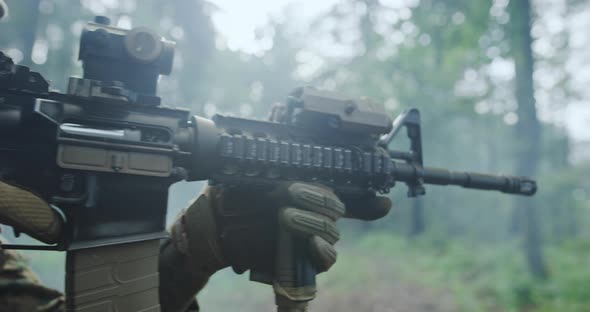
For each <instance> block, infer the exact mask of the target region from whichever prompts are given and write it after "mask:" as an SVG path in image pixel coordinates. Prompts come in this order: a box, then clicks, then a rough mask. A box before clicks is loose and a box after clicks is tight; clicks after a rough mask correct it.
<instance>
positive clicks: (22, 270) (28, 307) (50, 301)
mask: <svg viewBox="0 0 590 312" xmlns="http://www.w3.org/2000/svg"><path fill="white" fill-rule="evenodd" d="M0 311H12V312H29V311H37V312H63V311H65V303H64V297H63V294H62V293H60V292H59V291H57V290H54V289H50V288H47V287H45V286H43V285H41V283H40V281H39V278H38V277H37V275H36V274H35V273H33V271H32V270H31V268H30V267H29V266H28V263H27V261H26V259H25V258H24V257H23V256H22V255H21V254H19V253H18V252H16V251H14V250H2V249H1V248H0Z"/></svg>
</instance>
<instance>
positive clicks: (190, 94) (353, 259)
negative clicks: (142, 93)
mask: <svg viewBox="0 0 590 312" xmlns="http://www.w3.org/2000/svg"><path fill="white" fill-rule="evenodd" d="M6 2H7V4H8V6H9V8H10V16H9V18H7V19H5V20H4V21H3V22H2V23H0V49H1V50H2V51H4V52H5V53H7V54H8V55H9V56H11V57H12V58H13V59H14V60H15V61H16V62H18V63H20V64H23V65H27V66H30V67H31V68H32V69H33V70H35V71H40V72H41V73H43V75H44V76H45V77H46V78H48V79H50V80H51V85H52V87H53V88H55V89H60V90H64V89H65V86H66V83H67V77H68V76H70V75H81V67H80V64H79V63H78V62H77V61H76V59H77V49H78V40H79V36H80V33H81V30H82V28H83V26H84V24H85V23H86V22H87V21H89V20H92V18H93V16H94V15H106V16H108V17H110V18H111V19H112V21H113V23H114V24H115V25H117V26H120V27H125V28H132V27H136V26H148V27H150V28H153V29H155V30H157V31H158V32H159V33H160V34H161V35H163V36H165V37H166V38H168V39H170V40H174V41H176V42H177V51H176V56H175V63H174V69H173V73H172V75H171V76H170V77H162V78H161V80H160V85H159V94H160V96H161V97H162V98H163V102H164V103H166V104H168V105H172V106H183V107H188V108H190V109H192V111H193V113H194V114H198V115H201V116H205V117H211V116H212V115H214V114H216V113H225V114H233V115H238V116H243V117H252V118H265V116H266V115H267V113H268V108H269V106H270V105H271V104H272V103H274V102H277V101H281V100H283V99H284V98H285V96H286V94H287V93H288V92H289V91H290V90H291V89H293V88H295V87H297V86H300V85H308V84H311V85H315V86H317V87H320V88H323V89H328V90H334V91H338V92H342V93H344V94H346V95H350V96H369V97H371V98H374V99H376V100H378V101H381V102H383V103H384V104H385V107H386V109H387V111H388V113H389V114H391V116H392V117H393V116H395V115H396V114H398V113H400V112H401V111H402V110H404V109H406V108H409V107H418V108H420V109H421V110H422V118H423V130H422V131H423V134H422V135H423V144H424V153H425V157H424V162H425V164H426V165H428V166H441V167H447V168H451V169H458V170H472V171H484V172H493V173H516V174H522V175H530V176H534V177H536V178H537V179H538V183H539V185H540V189H539V192H538V194H537V196H535V197H534V198H521V197H513V196H505V195H502V194H496V193H491V192H478V191H468V190H462V189H458V188H451V187H449V188H443V187H435V186H431V187H428V188H427V196H426V197H424V198H423V199H419V200H415V199H408V198H406V196H405V192H406V190H405V186H403V185H399V187H398V188H397V189H395V190H394V191H393V192H392V194H391V197H392V198H393V200H394V203H395V209H394V211H392V213H390V214H389V215H388V216H387V217H386V218H385V219H383V220H379V221H377V222H372V223H363V222H359V221H347V220H345V221H343V222H341V224H340V225H341V228H342V232H343V236H344V237H343V239H342V240H341V242H339V244H338V248H339V260H338V263H337V264H336V265H335V267H334V268H333V269H332V270H331V271H330V272H329V273H326V274H323V275H321V276H320V277H319V283H320V286H319V294H318V298H317V299H316V300H315V301H314V302H313V303H312V311H590V266H588V260H589V259H590V227H588V226H587V225H588V224H590V127H589V126H588V125H589V124H590V104H589V103H590V88H588V86H589V85H590V49H588V48H587V47H588V46H590V36H589V35H588V29H590V18H588V16H590V15H589V14H590V1H588V0H512V1H509V0H444V1H443V0H323V1H318V0H315V1H314V0H299V1H297V0H295V1H291V0H249V1H240V0H209V1H204V0H190V1H189V0H179V1H156V0H153V1H148V0H142V1H138V0H121V1H117V0H81V1H78V0H76V1H73V0H7V1H6ZM401 143H404V144H405V142H400V144H401ZM400 147H402V148H405V146H404V145H400ZM201 188H202V183H190V184H188V183H179V184H177V185H174V186H173V187H172V190H171V196H170V205H169V207H170V213H169V222H170V221H171V220H172V218H173V216H174V215H176V214H177V213H178V211H179V210H180V209H181V208H183V207H184V206H186V205H187V203H188V201H189V200H190V199H191V198H192V197H194V196H195V195H196V194H197V193H198V192H199V191H200V189H201ZM6 230H7V229H5V231H4V234H6V236H9V238H10V234H9V233H8V231H6ZM27 257H28V258H29V259H30V263H31V265H32V266H33V267H34V268H35V270H36V271H37V272H38V273H39V275H40V276H41V278H42V279H43V281H44V282H45V283H46V284H48V285H50V286H52V287H56V288H58V289H63V272H64V268H63V266H64V255H63V254H61V253H54V252H27ZM198 298H199V301H200V303H201V306H202V310H203V311H205V312H206V311H263V310H268V311H271V309H273V306H274V303H273V295H272V289H271V288H270V287H268V286H266V285H262V284H256V283H252V282H249V281H248V276H247V274H244V275H241V276H238V275H235V274H234V273H233V272H232V271H231V270H226V271H223V272H221V273H218V274H217V275H215V276H214V278H213V279H212V280H211V282H210V283H209V286H208V287H207V288H206V289H205V290H204V291H203V292H202V293H201V294H200V295H199V296H198Z"/></svg>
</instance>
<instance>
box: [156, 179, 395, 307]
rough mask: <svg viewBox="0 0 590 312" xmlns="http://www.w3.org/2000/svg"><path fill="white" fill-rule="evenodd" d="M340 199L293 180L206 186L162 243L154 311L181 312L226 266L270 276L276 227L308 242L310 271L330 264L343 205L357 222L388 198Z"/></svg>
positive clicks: (375, 214)
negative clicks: (269, 185) (270, 186)
mask: <svg viewBox="0 0 590 312" xmlns="http://www.w3.org/2000/svg"><path fill="white" fill-rule="evenodd" d="M344 202H345V203H343V201H341V200H340V199H339V198H338V197H337V196H336V195H335V194H334V193H333V192H332V191H331V190H330V189H327V188H325V187H322V186H317V185H312V184H308V183H299V182H291V183H283V184H280V185H279V186H277V187H276V188H275V189H274V190H271V191H268V192H260V191H256V190H254V189H252V188H248V187H234V188H221V187H208V188H207V189H206V191H205V192H204V194H203V195H201V196H200V197H199V198H198V199H197V200H195V201H194V202H193V203H192V204H191V205H190V207H189V208H188V209H187V210H186V211H184V212H183V213H182V214H181V216H180V217H179V218H178V219H177V221H176V222H175V224H174V226H173V227H172V231H171V239H170V241H169V242H167V244H166V245H165V246H163V249H162V252H161V256H160V259H161V260H160V275H161V276H162V278H161V282H162V284H161V285H160V289H161V291H160V300H161V302H162V306H163V307H168V308H170V309H169V310H168V309H166V310H165V311H182V309H184V308H185V307H186V305H187V304H188V303H189V302H190V300H191V299H192V297H193V296H194V295H195V294H196V292H197V291H199V290H200V289H201V288H202V287H203V286H204V285H205V283H206V281H207V278H208V277H209V276H210V275H212V274H213V273H214V272H216V271H217V270H220V269H222V268H225V267H227V266H232V267H233V269H234V270H235V271H236V272H238V273H241V272H244V271H246V270H254V271H257V272H272V270H273V268H274V258H275V248H276V237H277V229H278V227H283V228H285V229H287V230H288V231H290V232H292V233H294V234H296V235H298V236H300V237H306V238H308V240H309V253H310V257H311V260H312V263H313V265H314V266H315V267H316V269H317V271H318V272H323V271H326V270H328V269H329V268H330V267H331V266H332V265H333V264H334V262H335V261H336V251H335V249H334V247H333V244H334V243H336V241H338V238H339V232H338V229H337V228H336V225H335V222H336V220H338V219H339V218H340V217H342V216H343V215H345V206H346V210H347V212H346V216H347V217H353V218H358V219H364V220H372V219H377V218H380V217H382V216H384V215H386V214H387V212H388V211H389V209H390V206H391V203H390V201H389V199H388V198H385V197H375V196H369V197H367V198H362V199H358V198H357V199H355V200H352V199H345V201H344ZM357 205H358V206H357ZM277 220H278V221H277ZM165 276H170V280H168V277H165ZM165 279H166V280H165ZM168 283H169V284H168ZM168 287H171V288H172V287H173V288H174V291H167V290H166V289H167V288H168Z"/></svg>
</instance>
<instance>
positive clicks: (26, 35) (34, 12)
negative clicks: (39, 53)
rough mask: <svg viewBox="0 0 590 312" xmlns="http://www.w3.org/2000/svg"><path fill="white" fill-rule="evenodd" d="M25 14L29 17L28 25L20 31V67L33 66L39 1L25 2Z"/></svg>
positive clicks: (29, 0)
mask: <svg viewBox="0 0 590 312" xmlns="http://www.w3.org/2000/svg"><path fill="white" fill-rule="evenodd" d="M26 7H27V12H29V13H30V14H31V15H30V17H29V20H30V24H29V25H28V27H26V28H25V29H22V30H21V34H22V38H23V60H22V61H21V62H20V64H21V65H25V66H31V65H33V60H32V55H33V47H34V46H35V40H36V39H37V21H38V20H39V0H28V1H26Z"/></svg>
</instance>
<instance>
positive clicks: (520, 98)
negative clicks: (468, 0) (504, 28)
mask: <svg viewBox="0 0 590 312" xmlns="http://www.w3.org/2000/svg"><path fill="white" fill-rule="evenodd" d="M510 10H511V14H510V18H511V23H512V30H513V34H512V36H513V46H512V52H513V55H514V62H515V72H516V77H515V79H516V101H517V103H518V109H517V113H518V118H519V120H518V123H517V124H516V126H515V132H516V133H515V137H516V138H517V140H518V141H517V143H518V144H517V150H516V157H517V160H516V172H517V174H519V175H523V176H531V177H534V176H536V173H537V167H538V163H539V158H540V157H539V152H540V150H541V148H540V145H541V133H540V131H541V127H540V123H539V119H538V118H537V110H536V106H535V98H534V86H533V67H534V59H533V52H532V47H531V45H532V38H531V3H530V0H518V1H511V2H510ZM513 209H515V216H519V213H521V214H520V216H519V218H521V220H515V221H516V224H519V225H522V226H523V228H522V229H523V231H522V232H523V234H524V238H525V239H524V251H525V255H526V259H527V262H528V266H529V269H530V271H531V273H532V274H533V275H534V276H535V277H538V278H546V277H547V268H546V266H545V261H544V258H543V250H542V248H541V237H540V233H539V224H538V219H537V211H536V209H535V204H534V198H526V197H515V200H514V208H513ZM518 210H521V211H518Z"/></svg>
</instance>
